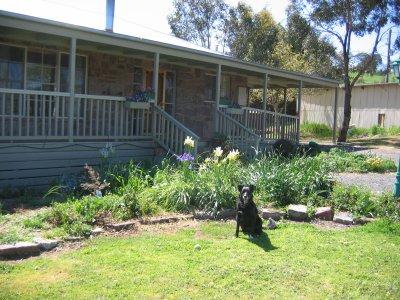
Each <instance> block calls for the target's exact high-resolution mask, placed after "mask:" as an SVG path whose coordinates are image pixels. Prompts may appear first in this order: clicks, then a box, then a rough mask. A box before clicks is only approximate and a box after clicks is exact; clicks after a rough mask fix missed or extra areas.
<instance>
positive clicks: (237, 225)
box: [236, 211, 242, 237]
mask: <svg viewBox="0 0 400 300" xmlns="http://www.w3.org/2000/svg"><path fill="white" fill-rule="evenodd" d="M241 214H242V212H241V211H238V212H237V213H236V237H239V222H240V215H241Z"/></svg>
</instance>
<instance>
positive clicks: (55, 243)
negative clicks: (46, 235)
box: [33, 238, 59, 251]
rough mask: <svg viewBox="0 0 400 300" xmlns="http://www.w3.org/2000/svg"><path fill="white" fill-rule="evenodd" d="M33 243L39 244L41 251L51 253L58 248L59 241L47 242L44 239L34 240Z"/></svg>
mask: <svg viewBox="0 0 400 300" xmlns="http://www.w3.org/2000/svg"><path fill="white" fill-rule="evenodd" d="M33 242H34V243H36V244H38V246H39V249H40V250H41V251H49V250H51V249H54V248H55V247H57V246H58V244H59V241H57V240H46V239H42V238H34V239H33Z"/></svg>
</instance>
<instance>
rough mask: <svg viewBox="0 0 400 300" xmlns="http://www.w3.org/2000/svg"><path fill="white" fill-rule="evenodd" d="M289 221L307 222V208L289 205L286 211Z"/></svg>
mask: <svg viewBox="0 0 400 300" xmlns="http://www.w3.org/2000/svg"><path fill="white" fill-rule="evenodd" d="M287 214H288V217H289V219H290V220H295V221H306V220H308V214H307V206H305V205H301V204H290V205H289V207H288V210H287Z"/></svg>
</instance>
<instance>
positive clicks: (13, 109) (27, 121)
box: [0, 88, 151, 142]
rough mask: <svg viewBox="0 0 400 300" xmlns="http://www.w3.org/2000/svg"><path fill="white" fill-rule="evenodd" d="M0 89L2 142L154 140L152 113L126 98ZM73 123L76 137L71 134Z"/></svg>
mask: <svg viewBox="0 0 400 300" xmlns="http://www.w3.org/2000/svg"><path fill="white" fill-rule="evenodd" d="M69 110H70V95H69V93H59V92H46V91H28V90H15V89H3V88H0V141H7V142H10V141H22V140H24V141H32V140H34V141H38V140H66V139H69V140H96V139H97V140H102V139H107V140H129V139H137V138H141V137H151V128H150V125H151V124H150V112H149V110H148V109H145V108H126V107H125V98H123V97H111V96H96V95H79V94H78V95H75V98H74V109H73V114H72V115H73V116H72V118H69V117H70V111H69ZM71 121H72V134H71V132H70V131H69V128H70V123H69V122H71Z"/></svg>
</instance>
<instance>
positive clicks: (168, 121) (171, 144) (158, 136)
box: [152, 105, 200, 156]
mask: <svg viewBox="0 0 400 300" xmlns="http://www.w3.org/2000/svg"><path fill="white" fill-rule="evenodd" d="M152 113H153V116H152V117H153V120H152V127H153V128H154V131H153V135H154V136H153V137H154V139H155V140H156V141H157V142H158V143H159V144H160V145H161V146H162V147H163V148H164V149H165V150H167V151H169V152H171V153H172V154H175V155H180V154H182V153H183V152H184V151H185V148H184V144H183V143H184V141H185V139H186V137H187V136H190V137H191V138H192V139H193V140H194V153H193V154H194V156H196V155H197V152H198V145H199V140H200V138H199V137H198V136H197V135H196V134H195V133H194V132H193V131H191V130H190V129H188V128H186V127H185V126H184V125H183V124H182V123H180V122H179V121H177V120H176V119H175V118H173V117H172V116H171V115H169V114H168V113H167V112H165V111H164V110H162V109H161V108H159V107H158V106H155V105H152Z"/></svg>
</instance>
